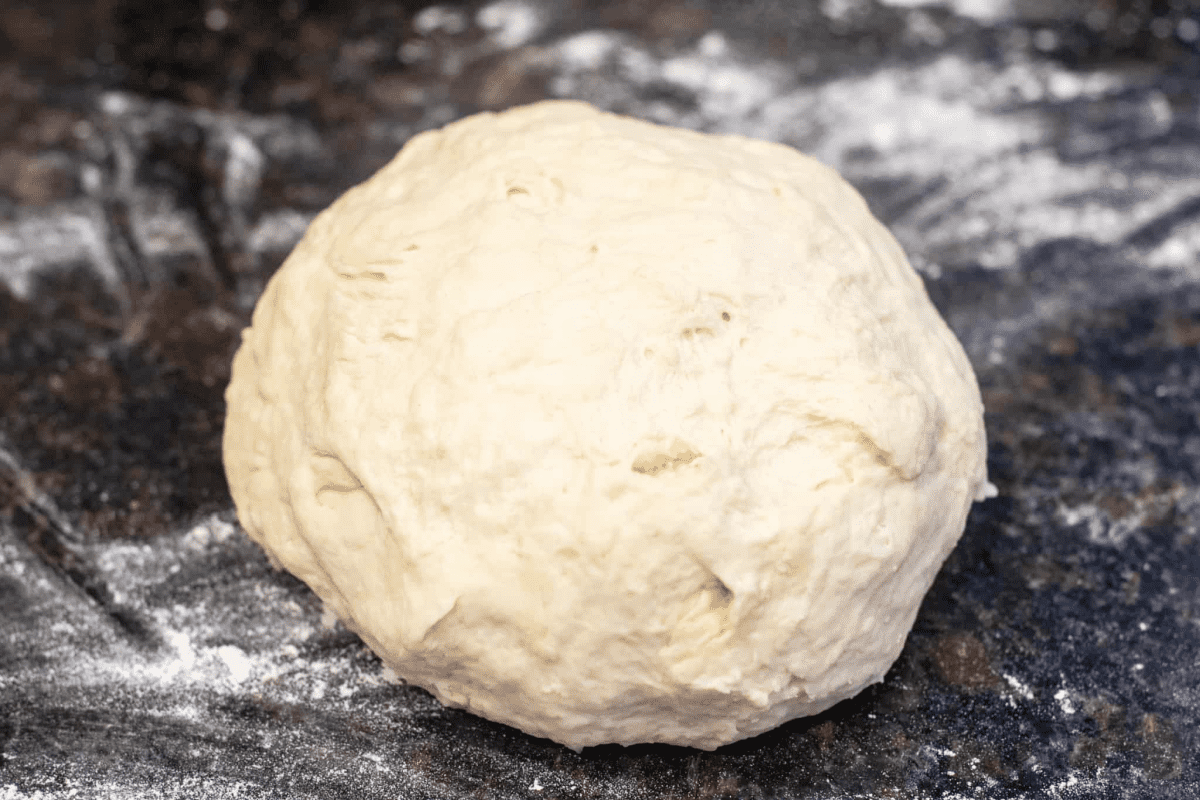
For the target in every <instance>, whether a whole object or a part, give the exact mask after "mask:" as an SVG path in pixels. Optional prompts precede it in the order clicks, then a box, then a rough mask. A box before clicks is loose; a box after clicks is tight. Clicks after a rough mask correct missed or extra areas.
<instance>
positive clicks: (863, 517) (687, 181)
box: [224, 102, 988, 749]
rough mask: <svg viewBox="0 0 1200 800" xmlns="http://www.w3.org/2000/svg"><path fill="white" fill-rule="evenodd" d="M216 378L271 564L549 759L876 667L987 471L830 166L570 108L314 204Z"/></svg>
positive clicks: (233, 471)
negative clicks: (549, 743)
mask: <svg viewBox="0 0 1200 800" xmlns="http://www.w3.org/2000/svg"><path fill="white" fill-rule="evenodd" d="M227 399H228V407H229V413H228V419H227V421H226V427H225V440H224V447H225V465H226V470H227V473H228V477H229V485H230V488H231V489H232V492H233V497H234V500H235V501H236V503H237V509H238V514H239V517H240V518H241V521H242V524H243V525H244V526H245V528H246V531H247V532H248V533H249V534H250V536H251V537H253V538H254V540H255V541H257V542H258V543H259V544H261V545H262V546H263V548H265V549H266V551H267V553H268V554H270V556H271V557H272V559H273V560H274V561H275V562H276V563H277V564H278V565H282V566H283V567H285V568H286V569H288V570H289V571H291V572H292V573H294V574H295V575H296V576H298V577H299V578H300V579H302V580H303V581H305V582H306V583H307V584H308V585H309V586H311V587H312V589H313V591H315V592H316V593H317V594H318V595H319V596H320V597H321V599H323V600H324V601H325V602H326V603H327V604H328V605H329V606H330V607H332V608H333V610H334V611H335V612H336V613H337V614H338V615H339V617H340V618H341V619H342V620H343V621H344V622H345V623H346V624H347V625H348V626H349V627H350V628H352V629H353V630H355V631H357V632H358V633H359V635H361V636H362V638H363V639H364V640H365V641H366V643H367V644H368V645H370V647H371V648H372V649H373V650H374V651H375V652H376V653H378V654H379V655H380V657H381V658H382V659H383V660H384V661H385V662H386V663H387V664H388V665H389V666H391V667H392V668H393V669H394V670H395V671H396V672H397V673H398V674H399V675H400V676H402V677H403V678H405V679H406V680H407V681H409V682H410V683H413V684H416V685H419V686H422V687H424V688H426V689H428V690H429V691H430V692H432V693H433V694H434V695H436V696H437V697H438V699H440V700H441V701H442V702H443V703H445V704H447V705H450V706H457V707H462V708H466V709H469V710H470V711H472V712H474V713H476V714H479V715H481V716H484V717H487V718H489V719H492V720H497V721H500V722H504V723H507V724H509V725H514V726H516V727H518V728H520V729H522V730H524V731H527V732H529V733H531V734H535V735H538V736H546V737H549V738H551V739H554V740H556V741H558V742H562V743H563V744H566V745H568V746H569V747H573V748H577V749H578V748H582V747H584V746H587V745H594V744H599V743H602V742H620V743H622V744H632V743H634V742H670V743H674V744H681V745H691V746H694V747H699V748H703V749H712V748H715V747H717V746H719V745H722V744H725V743H727V742H732V741H734V740H736V739H741V738H744V737H748V736H753V735H755V734H757V733H760V732H762V731H765V730H767V729H769V728H772V727H775V726H776V725H779V724H780V723H782V722H784V721H786V720H789V719H792V718H794V717H798V716H803V715H806V714H815V713H817V712H819V711H821V710H823V709H825V708H828V707H829V706H831V705H833V704H834V703H836V702H838V701H839V700H842V699H844V698H847V697H850V696H852V695H854V694H856V693H857V692H859V691H860V690H861V689H863V688H864V687H866V686H867V685H869V684H871V683H874V682H876V681H879V680H881V679H882V677H883V675H884V673H885V672H886V671H887V669H888V667H889V665H890V664H891V663H892V662H893V660H894V659H895V658H896V656H897V655H898V654H899V653H900V650H901V647H902V646H903V645H904V640H905V636H906V634H907V632H908V630H909V628H910V627H911V625H912V622H913V618H914V616H915V615H916V612H917V607H918V605H919V604H920V602H921V598H922V596H923V595H924V594H925V592H926V590H927V589H928V588H929V585H930V583H931V582H932V581H933V578H934V575H935V573H936V572H937V571H938V569H939V567H940V565H941V564H942V562H943V560H944V559H945V558H946V556H947V555H948V553H949V552H950V550H951V549H952V548H953V546H954V544H955V542H956V541H957V539H958V537H959V536H960V535H961V533H962V530H963V526H964V521H965V518H966V514H967V510H968V508H969V507H970V505H971V502H972V500H975V499H981V498H982V497H983V496H984V495H985V493H986V491H987V488H988V484H987V480H986V475H985V463H984V461H985V451H986V443H985V438H984V429H983V418H982V406H981V403H980V397H979V390H978V387H977V385H976V382H975V377H974V375H973V373H972V371H971V366H970V364H969V363H968V361H967V359H966V357H965V355H964V353H963V350H962V348H961V347H960V345H959V343H958V341H957V340H956V339H955V337H954V335H953V334H952V333H951V331H950V330H949V328H947V326H946V325H945V323H944V322H943V321H942V320H941V318H940V317H939V316H938V313H937V311H936V310H935V309H934V307H933V305H932V304H931V303H930V301H929V299H928V296H927V295H926V293H925V290H924V287H923V285H922V283H921V280H920V278H919V277H918V276H917V275H916V273H915V272H914V271H913V270H912V268H911V267H910V266H909V265H908V263H907V261H906V260H905V257H904V255H903V253H902V252H901V250H900V248H899V246H898V245H897V243H896V241H895V240H894V239H893V238H892V236H891V235H889V233H888V232H887V231H886V230H885V229H884V228H883V227H882V226H881V225H880V224H879V223H878V222H877V221H876V220H875V219H874V218H873V217H872V216H871V214H870V212H869V211H868V209H867V206H866V204H865V203H864V202H863V200H862V198H861V197H860V196H859V195H858V194H857V193H856V192H855V191H854V190H853V189H852V188H851V187H850V186H849V185H848V184H847V183H846V182H845V181H843V180H842V179H841V178H840V177H838V175H837V174H836V173H835V172H834V171H833V170H832V169H829V168H828V167H825V166H822V165H821V164H820V163H818V162H816V161H814V160H813V159H811V158H808V157H806V156H803V155H800V154H799V153H797V152H795V151H794V150H792V149H790V148H788V147H785V146H783V145H779V144H771V143H767V142H761V141H753V140H750V139H746V138H741V137H737V136H713V135H705V134H701V133H696V132H692V131H686V130H678V129H672V128H666V127H660V126H657V125H652V124H649V123H646V122H641V121H637V120H634V119H628V118H623V117H620V116H615V115H612V114H607V113H601V112H599V111H597V110H596V109H594V108H592V107H590V106H588V105H585V104H583V103H577V102H544V103H538V104H536V105H532V106H527V107H522V108H516V109H513V110H510V111H506V112H504V113H500V114H490V113H489V114H479V115H477V116H473V117H470V118H467V119H464V120H461V121H458V122H455V123H453V124H451V125H448V126H447V127H445V128H444V129H442V130H438V131H433V132H428V133H423V134H421V135H419V136H417V137H415V138H414V139H413V140H412V141H410V142H409V143H408V144H407V145H406V146H405V147H404V149H403V150H402V151H401V152H400V154H399V155H398V156H397V157H396V158H395V160H393V161H392V162H391V163H390V164H388V165H387V166H386V167H384V168H383V169H382V170H381V171H380V172H379V173H378V174H376V175H375V176H374V177H372V178H371V179H370V180H368V181H367V182H366V183H364V184H362V185H361V186H358V187H356V188H354V189H352V190H350V191H349V192H347V193H346V194H345V196H343V197H342V198H341V199H339V200H338V201H337V202H336V203H334V204H333V206H332V207H330V208H329V209H328V210H327V211H325V212H324V213H323V214H321V215H320V216H319V217H317V219H316V220H315V221H314V222H313V224H312V226H311V227H310V229H309V231H308V233H307V235H306V236H305V237H304V240H303V241H302V242H301V243H300V244H299V245H298V246H297V247H296V249H295V252H293V253H292V254H291V256H290V257H289V258H288V260H287V261H286V263H285V264H284V265H283V267H282V268H281V269H280V270H279V272H278V273H277V274H276V275H275V276H274V277H273V278H272V280H271V282H270V284H269V285H268V287H267V289H266V292H265V293H264V294H263V296H262V299H261V300H260V301H259V304H258V307H257V309H256V310H255V312H254V318H253V326H252V327H251V328H249V329H247V330H246V331H245V334H244V340H243V343H242V346H241V349H240V350H239V351H238V354H237V357H236V360H235V362H234V365H233V380H232V382H231V383H230V385H229V389H228V393H227Z"/></svg>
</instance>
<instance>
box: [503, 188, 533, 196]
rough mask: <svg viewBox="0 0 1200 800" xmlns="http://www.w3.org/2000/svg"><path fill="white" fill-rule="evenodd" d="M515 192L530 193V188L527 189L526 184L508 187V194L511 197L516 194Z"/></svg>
mask: <svg viewBox="0 0 1200 800" xmlns="http://www.w3.org/2000/svg"><path fill="white" fill-rule="evenodd" d="M515 194H529V190H528V189H526V188H525V187H524V186H510V187H508V196H509V197H512V196H513V195H515Z"/></svg>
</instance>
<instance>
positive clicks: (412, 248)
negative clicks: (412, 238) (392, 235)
mask: <svg viewBox="0 0 1200 800" xmlns="http://www.w3.org/2000/svg"><path fill="white" fill-rule="evenodd" d="M420 249H421V248H420V247H418V246H417V245H415V244H410V245H409V246H408V247H406V248H404V252H406V253H411V252H412V251H413V250H420Z"/></svg>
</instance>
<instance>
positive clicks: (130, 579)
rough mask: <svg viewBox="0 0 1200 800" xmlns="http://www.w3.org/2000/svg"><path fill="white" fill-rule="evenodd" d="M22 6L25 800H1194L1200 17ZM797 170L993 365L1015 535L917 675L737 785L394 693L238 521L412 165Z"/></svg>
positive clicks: (11, 189)
mask: <svg viewBox="0 0 1200 800" xmlns="http://www.w3.org/2000/svg"><path fill="white" fill-rule="evenodd" d="M424 5H425V4H424V3H416V2H402V3H391V4H382V3H364V2H359V3H333V2H322V1H321V0H311V2H308V1H306V0H283V2H281V3H265V2H264V3H252V2H248V1H247V0H243V1H242V2H237V1H236V0H228V2H224V1H222V2H217V1H216V0H214V2H212V3H210V4H208V5H203V4H197V3H183V4H171V3H149V2H145V0H109V2H105V3H99V2H97V3H89V4H61V3H60V4H51V3H48V2H42V3H33V4H21V3H15V2H11V1H9V2H0V634H2V635H0V798H4V799H5V800H18V799H21V800H24V799H25V798H34V797H37V798H45V799H48V798H60V797H61V798H66V797H118V798H124V797H129V798H133V797H138V798H143V797H171V798H174V797H180V798H183V797H187V798H192V797H213V798H232V797H250V798H258V797H280V798H283V797H287V798H307V797H313V798H340V797H345V798H377V797H378V798H385V797H386V798H397V797H399V798H406V799H407V798H468V797H471V798H518V797H519V798H555V797H558V798H619V799H620V800H640V799H641V798H668V797H671V798H746V799H747V800H756V799H758V798H841V797H867V798H882V797H903V798H975V797H981V798H1043V797H1048V798H1064V799H1068V798H1092V797H1105V798H1151V797H1153V798H1178V799H1179V800H1190V799H1191V798H1196V797H1200V487H1198V485H1197V476H1198V475H1200V416H1198V415H1200V399H1198V397H1197V395H1198V391H1200V350H1198V349H1197V348H1198V346H1200V52H1198V50H1197V47H1198V45H1200V3H1197V2H1195V0H1185V2H1179V0H1095V2H1086V1H1085V0H1059V1H1058V2H1051V1H1050V0H1038V1H1036V2H1035V0H1012V1H1011V2H1008V0H953V2H950V3H949V4H943V5H940V6H939V5H923V4H920V3H918V2H916V0H903V1H902V0H888V1H887V2H880V1H879V0H821V1H820V2H816V0H813V2H801V0H794V1H793V2H789V1H788V0H748V1H747V2H737V3H735V2H731V1H730V2H717V1H716V0H712V1H711V2H700V0H695V1H693V0H618V1H617V2H595V0H564V1H563V2H554V1H553V0H499V2H493V3H490V4H487V3H473V4H471V5H469V6H461V5H455V4H447V5H442V6H437V7H433V8H424V9H423V6H424ZM547 96H566V97H579V98H583V99H587V100H590V101H592V102H594V103H596V104H597V105H599V106H601V107H605V108H609V109H612V110H617V111H621V112H625V113H629V114H635V115H639V116H643V117H647V118H650V119H655V120H659V121H664V122H671V123H675V124H682V125H687V126H691V127H697V128H702V129H705V130H712V131H735V132H744V133H748V134H752V135H756V136H761V137H765V138H774V139H779V140H782V141H785V142H788V143H791V144H794V145H796V146H797V147H799V148H800V149H802V150H804V151H807V152H810V153H813V154H815V155H817V156H819V157H820V158H822V159H823V160H825V161H826V162H828V163H830V164H832V165H833V166H836V167H837V168H838V169H840V170H841V171H842V172H843V174H845V175H846V176H847V177H848V178H849V179H850V180H851V181H852V182H853V183H854V184H855V185H856V186H857V187H858V188H859V189H860V190H861V191H862V192H863V193H864V195H865V196H866V197H867V199H868V202H869V203H870V204H871V205H872V207H873V209H874V210H875V212H876V214H877V215H878V216H880V217H881V218H882V219H883V220H884V222H885V223H887V224H888V225H889V226H891V227H892V229H893V230H894V231H895V232H896V234H897V236H898V237H899V238H900V240H901V242H902V243H903V244H904V246H905V248H906V250H907V251H908V252H909V254H910V256H911V257H912V260H913V262H914V264H915V265H917V266H918V268H919V269H920V270H921V272H922V274H923V276H924V277H925V279H926V283H927V286H928V287H929V291H930V294H931V295H932V297H933V298H934V301H935V302H936V303H937V305H938V306H939V308H940V309H941V310H942V311H943V313H944V314H945V315H946V318H947V319H948V321H949V322H950V324H951V325H952V327H953V328H954V329H955V331H956V332H957V333H958V334H959V336H960V338H961V339H962V340H963V343H964V345H965V346H966V348H967V350H968V353H969V354H970V356H971V359H972V361H973V363H974V365H975V368H976V370H977V372H978V375H979V379H980V382H981V385H982V387H983V391H984V397H985V403H986V406H987V425H988V431H989V439H990V443H991V449H990V459H989V465H990V470H991V477H992V480H993V482H994V483H995V484H996V485H997V486H998V488H999V496H998V497H996V498H994V499H991V500H988V501H986V502H984V503H982V504H979V505H977V506H976V507H975V509H974V511H973V512H972V514H971V517H970V520H969V522H968V525H967V530H966V533H965V534H964V536H963V539H962V541H961V543H960V544H959V546H958V548H957V549H956V550H955V552H954V553H953V555H952V556H951V557H950V559H949V561H948V562H947V563H946V565H945V568H944V569H943V570H942V572H941V574H940V576H939V578H938V580H937V582H936V584H935V585H934V587H933V589H932V591H931V592H930V594H929V595H928V597H927V598H926V600H925V604H924V606H923V607H922V610H921V614H920V616H919V617H918V619H917V623H916V627H915V629H914V630H913V632H912V634H911V636H910V637H909V640H908V643H907V646H906V648H905V650H904V652H903V654H902V655H901V657H900V659H899V660H898V661H897V663H896V664H895V666H894V667H893V669H892V670H891V672H890V673H889V674H888V676H887V678H886V680H885V681H884V682H883V683H881V684H879V685H876V686H874V687H871V688H870V689H868V690H866V691H865V692H863V693H862V694H861V695H860V696H858V697H857V698H855V699H853V700H851V701H847V702H845V703H842V704H840V705H839V706H837V707H835V708H833V709H831V710H830V711H828V712H826V713H824V714H822V715H820V716H817V717H813V718H808V719H801V720H796V721H794V722H791V723H789V724H786V725H784V726H782V727H780V728H778V729H777V730H775V731H772V732H769V733H767V734H764V735H762V736H759V737H757V738H755V739H751V740H748V741H744V742H740V743H737V744H734V745H731V746H728V747H725V748H722V749H720V750H718V751H716V752H713V753H704V752H700V751H694V750H689V749H685V748H676V747H668V746H651V745H643V746H637V747H631V748H627V749H626V748H621V747H618V746H609V747H598V748H590V749H587V750H585V751H584V752H583V753H581V754H576V753H573V752H571V751H569V750H567V749H565V748H563V747H560V746H558V745H555V744H553V743H550V742H547V741H545V740H539V739H533V738H531V737H528V736H525V735H524V734H521V733H520V732H518V731H515V730H513V729H510V728H506V727H504V726H501V725H496V724H493V723H490V722H486V721H484V720H481V719H478V718H476V717H473V716H471V715H469V714H466V713H463V712H460V711H450V710H446V709H443V708H442V707H441V706H440V705H439V704H438V703H437V702H436V701H434V700H433V699H432V698H431V697H430V696H429V695H428V694H426V693H425V692H423V691H421V690H418V689H413V688H410V687H406V686H403V685H399V684H397V683H396V682H395V681H394V680H393V679H392V676H389V675H386V674H385V673H384V671H383V670H382V669H381V666H380V663H379V661H378V659H376V658H375V657H374V656H373V655H371V654H370V653H369V651H367V650H366V649H365V647H364V646H363V645H362V644H361V643H360V642H359V641H358V640H357V638H356V637H354V636H353V635H352V634H349V633H348V632H346V631H345V630H344V629H343V628H342V627H340V626H339V625H336V624H332V623H331V622H330V621H329V620H327V619H325V618H324V617H323V612H322V609H321V607H320V604H319V602H317V601H316V600H315V598H314V597H313V596H312V595H311V594H310V593H309V592H308V591H307V589H306V588H305V587H304V586H303V585H301V584H300V583H298V582H297V581H296V580H294V579H292V578H291V577H289V576H288V575H286V574H281V573H276V572H273V571H272V570H271V569H270V567H269V566H268V564H267V561H266V559H265V557H264V556H262V554H261V553H260V552H259V551H258V550H257V549H256V548H255V547H254V546H253V545H252V544H250V543H249V542H248V541H247V540H246V539H245V537H244V535H243V534H242V533H241V532H240V530H239V529H238V528H237V526H236V519H235V517H234V515H233V513H232V509H231V501H230V498H229V493H228V489H227V487H226V485H225V481H224V475H223V472H222V469H221V461H220V434H221V426H222V420H223V415H224V407H223V400H222V391H223V389H224V385H225V383H226V381H227V380H228V375H229V361H230V358H231V356H232V352H233V349H234V348H235V346H236V343H237V339H238V332H239V330H240V329H241V328H242V327H243V326H244V325H245V324H246V323H247V321H248V318H249V312H250V309H251V308H252V307H253V304H254V301H255V299H256V298H257V296H258V294H259V292H260V291H261V289H262V287H263V285H264V283H265V280H266V278H267V277H268V276H269V275H270V274H271V272H272V271H273V270H274V269H275V268H276V267H277V266H278V265H279V263H280V262H281V261H282V259H283V257H284V255H285V254H286V252H287V251H288V249H289V248H290V247H291V246H292V245H293V244H294V243H295V241H296V240H297V239H298V238H299V236H300V234H301V233H302V231H303V229H304V226H305V225H306V224H307V222H308V220H309V219H311V217H312V215H313V214H315V213H316V212H317V211H318V210H320V209H321V208H322V207H324V206H325V205H327V204H328V203H329V202H330V201H332V200H333V199H334V198H335V197H336V196H337V195H338V193H340V192H341V191H342V190H344V189H345V188H347V187H349V186H350V185H352V184H353V183H355V182H357V181H359V180H361V179H363V178H365V177H366V176H367V175H369V174H370V173H371V172H372V171H374V170H375V169H376V168H378V167H379V166H380V165H382V163H383V162H384V161H385V160H387V159H388V158H389V157H390V156H391V155H393V154H394V152H395V151H396V150H397V149H398V147H399V146H400V145H401V144H402V143H403V142H404V141H405V140H406V139H407V138H408V137H410V136H411V135H412V134H413V133H415V132H417V131H419V130H422V129H426V128H430V127H434V126H438V125H441V124H443V123H444V122H446V121H449V120H451V119H453V118H456V117H458V116H461V115H464V114H467V113H470V112H472V111H475V110H479V109H481V108H502V107H505V106H508V105H512V104H516V103H522V102H527V101H531V100H534V99H538V98H540V97H547Z"/></svg>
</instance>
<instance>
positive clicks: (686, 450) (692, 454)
mask: <svg viewBox="0 0 1200 800" xmlns="http://www.w3.org/2000/svg"><path fill="white" fill-rule="evenodd" d="M700 456H701V454H700V453H698V452H696V451H695V450H693V449H692V447H691V445H689V444H686V443H685V442H681V441H680V440H678V439H676V440H675V441H673V442H671V446H670V447H668V448H667V450H666V452H663V451H661V450H654V451H651V452H649V453H642V454H641V455H639V456H638V457H637V458H635V459H634V460H633V464H632V465H631V466H630V469H632V470H633V471H634V472H637V473H639V474H641V475H657V474H659V473H660V472H665V471H667V470H675V469H678V468H679V467H682V466H683V465H684V464H690V463H692V462H693V461H695V460H696V459H697V458H700Z"/></svg>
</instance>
